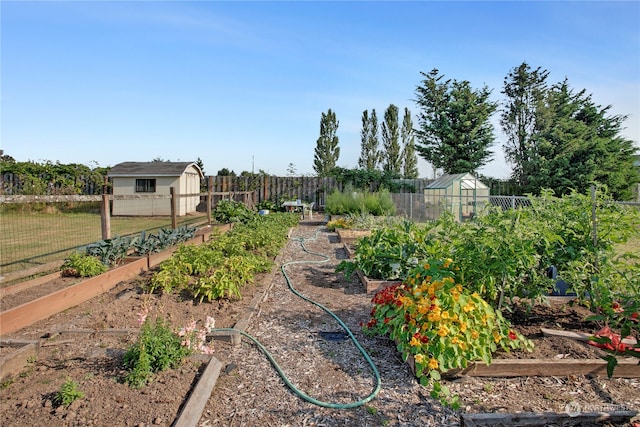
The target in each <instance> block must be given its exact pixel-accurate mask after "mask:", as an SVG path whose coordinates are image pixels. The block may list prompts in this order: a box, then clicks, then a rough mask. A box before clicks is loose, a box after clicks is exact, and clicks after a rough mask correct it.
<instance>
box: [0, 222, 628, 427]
mask: <svg viewBox="0 0 640 427" xmlns="http://www.w3.org/2000/svg"><path fill="white" fill-rule="evenodd" d="M316 231H319V232H318V234H317V238H316V239H314V240H308V241H306V242H305V247H306V248H308V249H309V250H310V251H312V252H314V253H322V254H325V255H327V256H328V257H329V260H328V261H327V262H320V261H323V258H322V257H320V256H318V255H314V254H312V253H305V252H304V251H303V250H302V248H301V245H300V242H299V241H298V240H296V239H295V237H305V238H312V237H314V235H315V233H316ZM292 237H293V238H292V239H291V240H290V241H289V242H288V243H287V246H286V247H285V248H284V249H283V251H282V252H281V255H280V256H279V257H278V259H277V261H278V263H279V264H280V263H286V262H289V261H294V260H310V261H315V262H314V263H309V264H297V265H290V266H288V267H286V271H287V275H288V277H289V279H290V280H289V281H290V283H291V286H293V287H295V289H296V290H297V291H299V292H300V293H302V294H304V295H306V296H308V297H309V298H311V299H313V300H314V301H317V302H318V303H320V304H322V305H323V306H325V307H327V308H328V309H330V310H331V311H333V312H334V313H335V314H336V315H337V316H338V317H339V318H340V319H342V321H343V322H344V323H345V324H346V325H347V326H348V327H349V328H350V329H351V331H352V332H353V334H354V336H355V338H356V339H357V340H358V341H359V342H360V343H361V345H362V347H363V348H364V349H365V350H366V351H367V352H368V354H369V355H370V356H371V359H372V361H373V363H375V365H376V366H377V369H378V370H379V371H380V376H381V379H382V386H381V389H380V392H379V393H378V394H377V395H376V396H375V398H373V399H372V400H370V401H369V402H367V403H366V404H363V405H360V406H356V407H355V408H352V409H336V408H331V407H325V406H326V405H325V406H319V405H316V404H312V403H309V402H308V401H305V400H304V399H302V398H301V397H299V395H298V394H296V393H294V392H292V391H291V389H289V388H288V387H287V386H286V385H285V383H284V382H283V380H282V379H281V378H280V377H279V376H278V373H277V372H276V370H275V369H274V367H273V366H272V365H271V364H270V362H269V361H268V360H267V358H266V357H265V356H264V354H262V353H261V352H260V351H259V350H258V348H257V347H256V346H255V345H254V344H253V343H251V342H250V341H249V340H247V339H243V340H242V343H241V344H239V345H235V346H234V345H232V344H231V343H228V342H224V341H217V340H214V341H212V342H211V345H212V346H213V348H214V350H215V352H214V357H216V358H217V359H218V360H220V361H221V362H222V365H223V367H224V368H223V370H222V372H221V374H220V377H219V378H218V380H217V382H216V385H215V387H214V389H213V391H212V393H211V397H210V398H209V400H208V402H207V404H206V407H205V409H204V411H203V413H202V417H201V419H200V422H199V423H198V425H199V426H202V427H207V426H214V425H225V426H240V425H247V426H253V425H273V426H285V425H291V426H307V425H308V426H321V425H326V426H337V425H347V426H376V425H379V426H414V425H425V426H427V425H431V426H446V425H459V424H460V412H456V411H453V410H451V409H449V408H446V407H443V406H442V405H440V404H439V403H438V402H436V401H434V400H433V399H431V398H430V397H429V392H428V390H427V389H425V388H423V387H421V386H420V385H419V384H418V382H417V381H416V379H415V377H414V376H413V375H412V373H411V371H410V369H409V368H408V365H407V364H406V363H405V362H404V361H402V360H401V358H400V356H399V354H398V352H397V351H396V349H395V346H394V345H393V344H392V343H391V342H389V340H387V339H383V338H374V337H367V336H365V335H364V334H363V333H362V330H361V328H360V325H361V324H362V323H364V322H366V321H367V320H368V316H369V311H370V308H371V295H367V294H366V293H365V292H364V288H363V286H362V284H360V283H359V282H358V281H357V279H355V278H354V279H353V280H351V281H347V280H345V278H344V276H342V275H339V274H335V272H334V271H335V267H336V265H337V264H338V263H339V262H340V261H341V260H343V259H345V258H346V257H347V255H346V251H345V249H344V245H343V244H342V243H341V242H339V239H338V236H337V234H336V233H330V232H328V231H327V230H326V228H325V227H323V223H321V222H317V221H313V220H309V219H307V220H305V221H302V222H301V223H300V225H299V226H298V227H296V228H295V229H294V230H293V232H292ZM151 274H153V272H147V273H145V274H144V275H141V276H138V277H136V278H135V279H133V280H130V281H127V282H122V283H120V284H118V285H117V286H116V287H115V288H114V289H112V290H111V291H109V292H107V293H105V294H103V295H101V296H99V297H97V298H94V299H92V300H90V301H88V302H86V303H83V304H81V305H79V306H77V307H74V308H71V309H68V310H66V311H64V312H62V313H59V314H56V315H54V316H52V317H50V318H48V319H46V320H43V321H40V322H38V323H36V324H34V325H32V326H29V327H27V328H24V329H22V330H20V331H18V332H16V333H13V334H11V335H10V336H7V337H3V338H14V339H22V340H24V339H31V340H37V341H39V342H40V345H41V347H40V350H39V354H38V357H37V359H36V360H34V361H31V363H30V364H29V366H28V367H27V369H26V370H24V371H23V372H22V373H20V374H19V375H17V376H15V377H13V378H11V380H10V381H5V382H4V383H3V384H2V388H0V425H3V426H33V425H36V424H37V425H60V426H115V425H118V426H152V425H167V426H168V425H171V424H172V423H173V422H174V420H175V419H176V417H177V416H178V414H179V412H180V409H181V407H182V405H183V404H184V403H185V401H186V399H187V396H188V395H189V393H190V391H191V389H192V388H193V386H194V384H195V383H196V382H197V380H198V378H199V376H200V375H201V373H202V370H203V368H204V362H203V359H202V358H197V357H194V358H191V359H189V361H187V362H186V363H185V364H184V365H182V366H181V367H180V368H178V369H176V370H169V371H166V372H163V373H160V374H158V375H156V376H155V377H154V379H153V381H152V382H151V383H150V384H149V385H147V386H146V387H144V388H143V389H141V390H134V389H131V388H129V387H128V386H127V385H126V384H124V383H123V381H122V379H123V377H124V375H125V372H124V371H123V370H122V355H123V353H124V351H125V349H126V348H127V347H128V346H129V345H131V343H133V342H134V340H135V338H136V330H137V328H138V315H139V313H140V312H141V311H142V310H143V309H145V308H149V309H151V311H150V313H151V314H150V315H160V316H163V317H164V318H166V319H168V320H169V321H170V322H171V324H172V325H174V327H175V328H176V329H179V328H180V327H182V326H185V325H187V324H189V323H190V322H191V321H193V320H196V321H197V322H198V325H199V326H202V325H203V323H204V320H205V319H206V317H207V316H212V317H214V318H215V321H216V325H215V326H216V327H232V326H234V325H235V323H236V322H238V321H239V320H240V319H241V318H242V317H243V316H245V315H246V313H247V310H249V309H250V308H251V305H252V302H253V301H257V300H260V301H261V303H260V304H259V306H258V307H257V308H256V310H254V311H253V316H252V318H251V321H250V323H249V327H248V330H247V332H248V333H249V334H251V335H252V336H254V337H256V338H257V339H258V340H259V341H260V342H261V343H262V345H263V346H264V347H265V348H266V349H267V350H268V351H269V352H270V353H271V354H272V356H273V358H274V359H275V360H276V362H277V363H278V365H279V366H280V367H281V369H282V370H283V371H284V373H285V374H286V375H287V376H288V377H289V379H290V381H291V382H292V383H293V384H294V385H295V386H296V387H298V388H299V389H300V390H301V391H303V392H304V393H306V394H308V395H309V396H311V397H313V398H314V399H317V400H319V401H324V402H329V403H331V404H333V403H338V404H345V405H349V404H352V403H353V402H358V401H359V400H361V399H365V398H367V396H369V394H370V393H372V390H373V389H374V387H375V381H374V378H373V375H372V371H371V368H370V367H369V365H368V364H367V362H366V361H365V360H364V358H363V357H362V355H361V354H360V353H359V352H358V350H357V348H356V346H355V345H354V344H353V343H352V341H351V340H349V339H344V338H345V336H344V334H343V333H342V330H341V328H340V325H339V324H338V323H337V322H336V320H335V319H334V318H333V317H331V316H330V315H329V314H327V313H326V312H324V311H323V310H321V309H320V308H319V307H317V306H315V305H313V304H311V303H309V302H307V301H304V300H302V299H300V298H299V297H297V296H296V295H294V293H293V292H291V289H290V288H289V285H288V283H287V280H286V278H285V277H284V276H283V275H282V274H281V272H280V269H279V268H275V269H274V272H273V273H272V274H264V275H261V276H259V277H257V278H256V282H255V283H254V284H251V285H247V286H245V287H244V288H243V289H242V294H243V298H242V299H240V300H221V301H216V302H213V303H198V302H194V301H193V300H192V299H191V298H190V296H189V295H184V294H183V295H157V294H148V293H145V292H144V291H143V288H144V286H143V285H144V283H145V282H146V281H147V280H149V277H150V275H151ZM57 280H61V281H62V282H57V283H54V284H45V285H40V286H38V289H29V290H27V291H25V292H23V293H21V294H24V295H20V294H15V295H11V296H7V297H5V298H11V300H9V299H6V300H5V298H2V309H3V310H5V309H6V308H8V307H10V306H15V305H16V304H19V303H20V302H19V301H26V300H28V299H32V298H34V295H37V294H38V293H40V292H48V291H43V289H46V288H45V287H48V286H54V287H59V286H64V283H66V282H64V281H67V280H68V279H57ZM5 304H7V305H5ZM588 314H589V313H588V311H587V310H586V309H584V308H583V307H580V306H578V305H573V306H570V305H555V304H554V305H551V306H548V307H547V306H536V307H535V308H534V309H533V311H529V312H527V311H524V310H521V309H520V308H518V307H516V309H515V310H514V312H513V314H511V315H509V316H510V317H511V319H512V320H513V322H514V324H515V325H516V327H517V328H518V330H520V331H521V332H523V333H524V334H526V335H527V336H529V337H530V338H531V339H533V340H534V343H535V344H536V349H535V351H534V353H518V352H513V353H507V354H499V355H497V356H496V357H501V358H502V357H504V358H506V357H517V358H534V357H537V358H597V357H599V356H600V355H601V353H600V352H599V350H598V349H595V348H593V347H590V346H588V345H586V344H584V343H580V342H576V341H571V340H567V339H564V338H548V337H543V336H542V334H541V333H540V327H548V328H554V329H565V330H576V331H582V332H593V331H594V330H596V329H597V326H598V325H595V324H592V323H588V322H585V317H586V316H587V315H588ZM6 353H7V349H6V348H4V349H2V353H0V355H5V354H6ZM68 378H71V379H72V380H74V381H76V382H77V383H78V384H79V389H80V390H81V391H82V392H83V393H84V396H83V397H82V398H80V399H78V400H77V401H75V402H74V403H72V404H71V405H70V406H69V407H64V406H56V405H55V404H54V399H53V398H54V395H55V393H56V392H57V391H58V390H60V387H61V385H62V384H63V383H64V382H65V381H66V380H67V379H68ZM447 385H448V386H449V387H450V388H451V390H452V392H453V393H456V394H458V395H460V397H461V399H462V409H461V411H462V412H521V411H533V412H548V411H552V412H560V413H564V412H565V411H566V407H567V405H568V404H578V405H579V406H580V407H581V408H583V409H584V410H604V411H613V410H622V409H626V410H636V411H637V410H640V379H637V378H636V379H621V378H615V379H607V378H601V377H586V376H578V375H568V376H565V377H517V378H503V379H500V378H474V377H462V378H460V379H456V380H452V381H447ZM329 406H330V405H329Z"/></svg>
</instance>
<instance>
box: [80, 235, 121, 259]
mask: <svg viewBox="0 0 640 427" xmlns="http://www.w3.org/2000/svg"><path fill="white" fill-rule="evenodd" d="M132 242H133V238H132V237H129V236H124V237H120V236H116V237H114V238H112V239H104V240H99V241H97V242H95V243H92V244H90V245H87V246H86V248H85V250H86V253H87V255H92V256H95V257H98V258H99V259H100V261H101V262H102V263H103V264H104V265H106V266H114V265H118V264H119V263H120V262H121V261H122V260H124V259H125V257H126V256H127V253H128V252H129V249H130V248H131V243H132Z"/></svg>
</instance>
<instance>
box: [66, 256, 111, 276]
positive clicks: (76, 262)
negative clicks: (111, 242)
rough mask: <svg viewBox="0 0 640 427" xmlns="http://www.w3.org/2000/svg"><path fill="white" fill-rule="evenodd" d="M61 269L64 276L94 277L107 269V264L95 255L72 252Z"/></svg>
mask: <svg viewBox="0 0 640 427" xmlns="http://www.w3.org/2000/svg"><path fill="white" fill-rule="evenodd" d="M60 269H61V271H62V275H63V276H73V277H93V276H97V275H98V274H102V273H104V272H105V271H107V266H106V265H104V264H103V263H102V262H101V261H100V260H99V259H98V258H97V257H95V256H93V255H88V254H85V253H81V252H72V253H71V254H69V256H68V257H67V258H66V259H65V261H64V263H63V264H62V266H61V267H60Z"/></svg>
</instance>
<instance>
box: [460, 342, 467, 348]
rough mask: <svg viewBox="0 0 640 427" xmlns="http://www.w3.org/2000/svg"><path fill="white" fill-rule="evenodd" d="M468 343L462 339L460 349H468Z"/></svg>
mask: <svg viewBox="0 0 640 427" xmlns="http://www.w3.org/2000/svg"><path fill="white" fill-rule="evenodd" d="M466 349H467V344H466V343H465V342H464V341H460V350H466Z"/></svg>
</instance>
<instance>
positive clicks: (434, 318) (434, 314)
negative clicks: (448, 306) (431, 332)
mask: <svg viewBox="0 0 640 427" xmlns="http://www.w3.org/2000/svg"><path fill="white" fill-rule="evenodd" d="M427 319H428V320H429V322H437V321H438V320H440V312H439V311H435V310H434V311H432V312H430V313H429V314H427Z"/></svg>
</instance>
